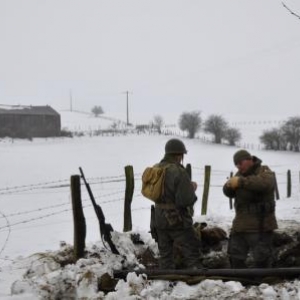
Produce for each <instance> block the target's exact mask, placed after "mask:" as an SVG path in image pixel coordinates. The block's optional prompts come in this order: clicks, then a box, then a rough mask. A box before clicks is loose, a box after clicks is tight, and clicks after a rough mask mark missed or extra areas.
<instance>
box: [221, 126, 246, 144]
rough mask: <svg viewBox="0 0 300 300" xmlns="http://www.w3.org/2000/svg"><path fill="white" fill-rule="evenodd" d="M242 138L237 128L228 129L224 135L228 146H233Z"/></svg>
mask: <svg viewBox="0 0 300 300" xmlns="http://www.w3.org/2000/svg"><path fill="white" fill-rule="evenodd" d="M241 138H242V135H241V132H240V131H239V130H238V129H237V128H231V127H230V128H228V129H227V130H226V131H225V133H224V139H225V140H227V141H228V143H229V145H231V146H234V145H235V144H236V142H238V141H240V140H241Z"/></svg>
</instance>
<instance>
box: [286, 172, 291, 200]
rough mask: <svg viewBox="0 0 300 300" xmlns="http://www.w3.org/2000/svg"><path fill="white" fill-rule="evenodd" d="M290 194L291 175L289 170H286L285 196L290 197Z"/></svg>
mask: <svg viewBox="0 0 300 300" xmlns="http://www.w3.org/2000/svg"><path fill="white" fill-rule="evenodd" d="M291 195H292V177H291V170H288V171H287V198H290V197H291Z"/></svg>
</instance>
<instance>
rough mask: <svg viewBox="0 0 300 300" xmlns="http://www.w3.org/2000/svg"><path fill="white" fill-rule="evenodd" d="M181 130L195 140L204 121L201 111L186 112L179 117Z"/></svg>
mask: <svg viewBox="0 0 300 300" xmlns="http://www.w3.org/2000/svg"><path fill="white" fill-rule="evenodd" d="M178 124H179V128H180V129H181V130H183V131H187V132H188V137H189V138H191V139H193V138H194V137H195V134H196V133H197V132H198V131H199V130H200V128H201V124H202V119H201V116H200V112H199V111H192V112H184V113H182V114H181V115H180V117H179V122H178Z"/></svg>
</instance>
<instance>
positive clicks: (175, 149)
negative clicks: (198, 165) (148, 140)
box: [165, 139, 187, 154]
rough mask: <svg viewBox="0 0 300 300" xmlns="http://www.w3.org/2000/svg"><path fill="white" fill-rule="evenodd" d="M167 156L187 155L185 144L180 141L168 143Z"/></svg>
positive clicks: (175, 140) (172, 140) (174, 140)
mask: <svg viewBox="0 0 300 300" xmlns="http://www.w3.org/2000/svg"><path fill="white" fill-rule="evenodd" d="M165 153H166V154H186V153H187V150H186V148H185V145H184V143H183V142H182V141H181V140H179V139H171V140H169V141H167V143H166V146H165Z"/></svg>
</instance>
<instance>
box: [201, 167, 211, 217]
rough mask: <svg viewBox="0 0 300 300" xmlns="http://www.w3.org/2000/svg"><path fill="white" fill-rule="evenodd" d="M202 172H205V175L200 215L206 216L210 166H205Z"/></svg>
mask: <svg viewBox="0 0 300 300" xmlns="http://www.w3.org/2000/svg"><path fill="white" fill-rule="evenodd" d="M204 170H205V171H204V172H205V174H204V188H203V196H202V209H201V215H206V213H207V202H208V193H209V184H210V174H211V166H205V169H204Z"/></svg>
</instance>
